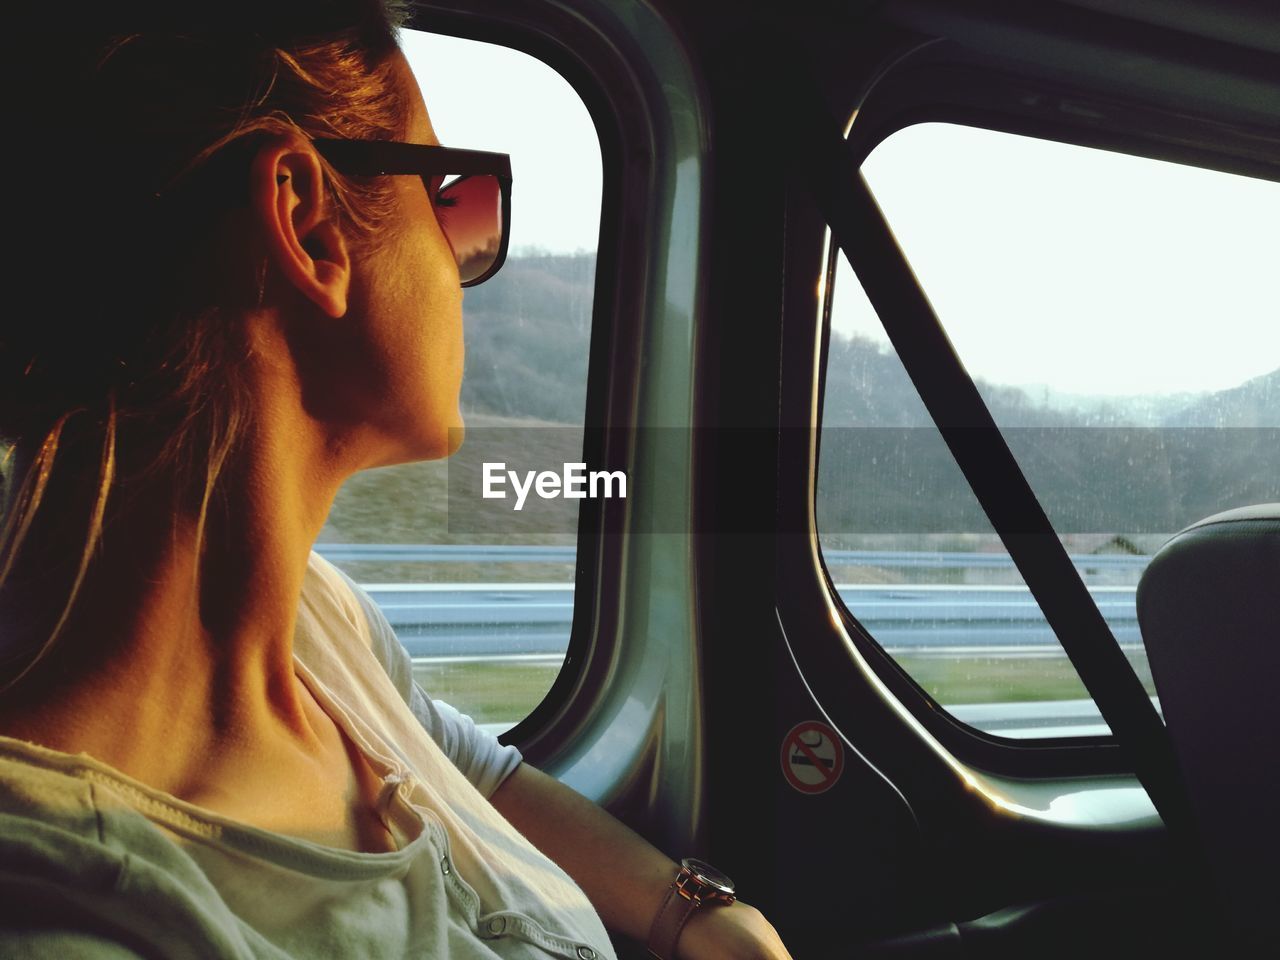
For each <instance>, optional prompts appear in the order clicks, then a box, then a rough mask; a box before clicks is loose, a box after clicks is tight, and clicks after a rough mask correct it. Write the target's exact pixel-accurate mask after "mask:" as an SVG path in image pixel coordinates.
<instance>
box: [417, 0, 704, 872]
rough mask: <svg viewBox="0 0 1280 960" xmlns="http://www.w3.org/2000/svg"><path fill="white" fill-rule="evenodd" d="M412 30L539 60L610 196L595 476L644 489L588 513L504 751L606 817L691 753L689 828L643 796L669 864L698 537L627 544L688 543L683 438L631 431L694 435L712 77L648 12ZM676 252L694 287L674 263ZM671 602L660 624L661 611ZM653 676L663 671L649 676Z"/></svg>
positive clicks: (588, 2) (599, 331) (465, 10)
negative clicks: (533, 696) (529, 705)
mask: <svg viewBox="0 0 1280 960" xmlns="http://www.w3.org/2000/svg"><path fill="white" fill-rule="evenodd" d="M407 27H409V28H410V29H416V30H423V31H428V32H432V33H437V34H447V35H451V36H456V37H461V38H465V39H470V40H478V41H482V42H487V43H495V44H501V45H503V46H505V47H508V48H510V49H514V50H518V51H520V52H523V53H526V54H529V55H530V56H533V57H535V58H537V59H539V60H541V61H542V62H543V63H545V64H547V65H548V66H550V67H551V68H552V69H554V70H556V71H557V72H558V73H559V74H560V75H561V76H562V77H563V78H564V79H565V80H566V81H567V82H568V83H569V84H570V85H571V86H572V87H573V88H574V90H575V91H576V92H577V94H578V95H579V97H581V98H582V100H583V102H584V104H585V105H586V107H587V110H588V112H589V114H590V115H591V117H592V120H593V122H594V124H595V127H596V131H597V134H598V136H599V139H600V149H601V160H602V164H603V171H602V172H603V184H602V203H601V219H600V235H599V236H600V240H599V244H598V247H597V259H596V278H595V291H594V300H593V305H592V328H591V341H590V351H589V359H588V372H587V394H586V410H585V422H584V449H583V457H582V459H583V460H584V461H585V462H586V463H587V465H588V469H604V470H616V469H621V470H625V471H626V472H627V474H628V476H644V477H646V481H647V482H646V483H644V484H635V486H634V489H629V491H628V497H627V499H626V500H625V501H622V500H619V499H600V500H594V501H593V500H590V499H587V500H584V501H582V502H581V510H580V513H579V521H578V531H577V557H576V575H575V585H574V611H573V625H572V629H571V634H570V638H569V643H568V648H567V651H566V656H565V663H564V666H563V668H562V669H561V671H560V673H559V675H558V676H557V677H556V680H555V682H554V683H553V684H552V687H551V689H550V691H549V692H548V693H547V695H546V697H545V698H544V699H543V701H542V702H541V703H539V704H538V706H537V707H535V708H534V710H533V711H532V712H531V713H530V714H529V715H528V716H527V717H525V718H524V719H523V720H521V721H520V722H519V723H518V724H517V725H516V726H515V727H513V728H512V729H510V730H508V731H507V732H505V733H504V734H502V735H501V736H500V737H499V740H500V741H501V742H503V743H510V744H515V745H516V746H517V747H518V748H519V749H520V751H521V753H522V754H523V755H524V757H525V759H526V760H528V761H530V762H531V763H534V764H535V765H536V766H537V767H538V768H539V769H541V770H543V771H544V772H546V773H548V774H550V775H552V776H555V777H557V778H558V779H560V780H561V781H562V782H565V783H567V784H569V785H570V786H571V787H573V788H574V789H575V790H577V791H578V792H579V793H581V794H583V795H584V796H586V797H588V798H590V799H593V800H595V801H597V802H599V803H602V804H606V803H607V804H610V805H613V804H616V803H625V802H628V797H629V796H630V795H631V794H634V792H635V785H637V784H642V783H643V782H644V776H643V771H644V770H645V769H647V768H649V767H650V766H651V765H652V764H653V763H654V762H655V760H654V757H655V756H656V755H670V754H673V753H676V752H679V754H680V756H681V758H682V759H681V764H680V765H679V766H672V767H671V775H672V791H671V792H672V796H671V797H670V798H668V799H669V800H670V802H671V803H672V804H673V805H674V806H673V809H674V808H678V809H679V810H680V811H681V813H680V814H679V816H675V817H673V816H671V815H670V814H669V813H662V812H661V811H657V810H652V809H650V808H649V804H650V803H651V798H648V797H645V796H637V797H634V800H635V803H636V804H637V811H638V812H637V815H636V817H635V818H634V823H635V824H637V825H641V826H643V825H644V824H645V823H646V822H648V823H649V826H650V827H651V829H652V835H653V836H656V837H661V838H664V839H665V841H666V842H668V843H670V844H671V846H673V847H679V848H686V849H687V848H691V847H694V846H696V845H697V843H698V837H699V836H700V834H701V832H702V831H703V830H704V829H705V826H704V823H703V820H704V817H703V809H704V805H705V802H706V801H705V796H704V795H702V793H701V792H700V791H699V790H698V788H697V787H698V780H699V778H698V770H699V768H700V765H701V764H702V763H703V762H704V761H703V756H702V754H701V752H700V751H695V750H686V749H684V745H685V744H686V743H700V742H701V740H702V738H703V734H702V729H701V723H702V718H701V717H700V716H696V715H693V716H690V717H688V718H685V720H686V722H685V723H677V722H673V721H672V720H671V719H670V718H668V719H667V720H666V721H665V722H663V721H662V718H661V715H660V714H659V713H658V711H659V710H660V704H661V702H662V698H663V697H664V696H665V697H676V698H680V697H687V698H690V699H694V698H696V697H697V696H699V688H700V684H701V674H700V672H699V671H698V670H697V669H692V670H691V669H687V665H688V664H689V663H690V662H691V661H692V662H696V645H697V640H698V637H697V633H696V628H695V625H696V622H697V619H696V596H695V595H694V584H695V577H694V574H693V556H694V554H693V549H692V546H691V540H692V534H688V533H682V534H672V535H669V536H668V535H664V536H647V537H633V536H630V535H629V531H630V530H631V529H633V528H637V529H645V525H646V523H651V522H652V518H653V516H654V515H655V514H656V515H660V516H664V517H665V518H666V525H665V527H663V528H664V529H678V530H685V531H690V530H692V522H691V520H690V519H689V518H688V512H689V510H690V505H691V504H692V501H693V499H694V498H693V468H692V457H691V451H690V450H689V449H687V444H686V445H685V447H683V448H682V447H679V446H671V445H668V446H666V447H662V446H661V445H660V443H659V439H658V438H657V435H658V434H662V433H667V434H673V435H674V434H678V433H679V432H680V431H653V430H649V431H638V432H637V431H634V430H633V429H632V428H631V425H633V424H637V423H643V424H669V423H670V424H677V425H683V424H688V423H691V422H692V420H693V403H694V388H693V383H692V381H693V373H694V370H695V359H694V357H693V350H692V349H691V348H692V344H693V342H694V329H695V328H696V326H697V324H698V323H699V321H700V309H701V304H702V299H703V294H702V284H701V282H700V279H699V278H700V276H701V275H702V271H701V270H699V269H697V261H698V260H699V259H700V258H701V257H702V256H703V255H704V253H703V251H704V247H703V244H702V243H701V242H700V238H701V235H702V233H703V230H704V228H703V218H702V213H703V208H704V207H705V205H706V195H707V190H708V184H707V182H706V180H707V173H706V170H705V167H706V158H707V157H708V155H709V153H710V148H709V143H708V137H709V130H710V125H709V123H708V122H707V120H706V118H705V111H706V109H707V108H706V103H707V93H706V90H705V88H704V87H703V80H702V77H701V76H700V74H698V73H697V72H696V70H695V67H694V64H693V63H692V61H691V60H690V59H689V56H688V53H687V51H686V49H685V47H684V42H683V40H682V38H681V37H680V36H679V35H678V34H677V33H676V32H675V31H674V30H673V28H672V26H671V24H670V23H669V22H668V21H666V20H664V19H663V18H662V17H661V15H660V13H659V12H657V11H655V10H654V9H653V8H652V7H651V6H649V5H648V4H647V3H645V2H644V0H616V2H611V3H609V4H603V3H600V2H598V0H495V2H494V3H491V4H488V5H486V6H485V8H484V10H483V11H477V10H476V9H475V6H474V4H470V3H467V2H465V0H424V2H423V3H421V4H418V5H416V6H415V8H414V10H413V12H412V15H411V18H410V21H409V22H408V24H407ZM515 215H516V216H518V215H519V212H518V210H517V211H516V213H515ZM673 248H678V249H679V250H680V251H681V252H682V253H684V254H686V255H687V258H688V259H691V260H693V261H694V264H693V266H694V269H692V270H689V269H688V268H687V267H686V266H685V264H684V263H682V262H680V258H678V257H672V256H671V250H672V249H673ZM642 373H643V376H642ZM655 464H660V465H661V466H660V468H655ZM673 510H674V511H677V513H678V516H676V517H671V516H670V514H671V513H672V511H673ZM653 570H660V571H661V572H662V577H655V576H651V575H650V571H653ZM664 578H665V579H664ZM654 580H657V581H660V582H657V583H652V582H651V581H654ZM659 601H661V603H662V604H663V605H664V609H663V610H662V611H660V612H659V611H656V610H651V608H654V607H655V605H656V604H657V603H658V602H659ZM654 615H659V616H662V617H664V618H666V619H668V620H669V622H668V623H666V624H665V625H664V627H663V629H662V630H661V631H651V630H650V629H648V626H649V624H648V619H649V618H650V617H651V616H654ZM655 633H656V634H657V635H656V636H655V635H654V634H655ZM634 635H642V636H648V637H650V639H649V641H648V644H647V648H645V645H641V644H636V643H630V644H627V643H623V642H622V641H623V638H624V636H634ZM646 657H647V658H649V662H646ZM654 659H656V660H658V661H660V662H662V664H663V669H662V670H655V669H653V668H652V661H653V660H654ZM637 702H639V703H649V704H652V705H653V708H652V713H651V715H650V716H649V717H648V719H647V720H642V719H641V718H638V717H637V716H636V715H635V710H634V707H633V704H635V703H637ZM621 711H626V714H625V716H624V717H623V718H622V719H621V720H619V719H618V714H619V712H621ZM650 727H652V728H653V729H656V730H660V733H658V734H654V733H653V732H652V731H651V729H650Z"/></svg>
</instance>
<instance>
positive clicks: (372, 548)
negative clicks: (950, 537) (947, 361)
mask: <svg viewBox="0 0 1280 960" xmlns="http://www.w3.org/2000/svg"><path fill="white" fill-rule="evenodd" d="M315 550H316V552H317V553H319V554H320V555H321V556H323V557H325V558H327V559H329V560H332V561H334V562H335V563H352V562H382V563H574V562H575V561H576V559H577V554H578V551H577V548H576V547H573V546H558V545H548V544H455V543H435V544H413V543H317V544H316V545H315ZM822 556H823V559H825V560H826V562H827V566H829V567H836V566H866V567H893V568H895V569H911V568H929V569H953V570H954V569H964V568H991V567H1000V568H1007V569H1013V561H1012V559H1011V558H1010V557H1009V555H1008V554H1005V553H980V552H976V551H969V552H963V553H961V552H956V553H949V552H946V551H916V550H824V551H823V552H822ZM1150 560H1151V558H1150V557H1148V556H1142V555H1136V554H1124V553H1116V554H1112V553H1103V554H1093V553H1087V554H1073V555H1072V557H1071V562H1072V563H1074V564H1075V565H1076V567H1078V568H1081V569H1096V570H1102V569H1108V570H1117V569H1122V570H1138V571H1140V570H1142V569H1143V568H1144V567H1146V565H1147V564H1148V563H1149V562H1150Z"/></svg>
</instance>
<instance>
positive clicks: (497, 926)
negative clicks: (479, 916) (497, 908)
mask: <svg viewBox="0 0 1280 960" xmlns="http://www.w3.org/2000/svg"><path fill="white" fill-rule="evenodd" d="M505 929H507V918H506V917H494V918H493V919H492V920H490V921H489V932H490V933H492V934H493V935H494V936H495V937H496V936H497V935H498V934H500V933H502V931H503V930H505Z"/></svg>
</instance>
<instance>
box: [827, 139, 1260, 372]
mask: <svg viewBox="0 0 1280 960" xmlns="http://www.w3.org/2000/svg"><path fill="white" fill-rule="evenodd" d="M863 171H864V173H865V175H866V178H867V182H868V184H869V185H870V187H871V190H872V193H873V194H874V196H875V198H876V200H877V202H878V203H879V204H880V207H881V209H882V210H883V211H884V213H885V218H886V220H887V221H888V223H889V225H890V227H891V228H892V229H893V231H894V234H895V236H896V237H897V239H898V242H899V244H900V245H901V247H902V249H903V251H904V253H905V254H906V256H907V259H908V260H909V261H910V262H911V265H912V268H913V269H914V270H915V273H916V276H917V278H918V279H919V280H920V283H921V286H922V287H923V289H924V291H925V293H926V294H927V295H928V296H929V299H930V301H931V302H932V303H933V306H934V309H935V310H936V311H937V312H938V316H939V317H940V319H941V320H942V322H943V325H944V326H945V327H946V330H947V333H948V336H949V337H950V338H951V340H952V343H953V344H954V345H955V347H956V350H957V352H958V353H959V355H960V358H961V360H962V361H964V363H965V365H966V367H967V368H968V369H969V371H970V372H971V373H973V374H975V375H977V376H982V377H984V378H985V379H987V380H990V381H991V382H993V383H1000V384H1010V385H1020V386H1035V387H1043V386H1048V387H1050V388H1051V389H1053V390H1057V391H1062V392H1064V393H1075V394H1086V395H1125V394H1134V395H1136V394H1152V393H1176V392H1181V391H1201V390H1220V389H1223V388H1227V387H1233V386H1236V385H1238V384H1240V383H1242V382H1244V381H1245V380H1248V379H1250V378H1252V377H1255V376H1258V375H1260V374H1263V373H1268V372H1270V371H1272V370H1275V369H1277V368H1280V184H1277V183H1274V182H1271V181H1265V180H1256V179H1251V178H1248V177H1242V176H1236V175H1232V174H1225V173H1221V172H1218V171H1211V170H1205V169H1202V168H1198V167H1190V166H1184V165H1181V164H1173V163H1165V162H1160V161H1155V160H1149V159H1146V158H1140V157H1132V156H1128V155H1124V154H1118V153H1111V152H1108V151H1104V150H1093V149H1087V148H1084V147H1077V146H1074V145H1068V144H1061V143H1055V142H1050V141H1044V140H1036V139H1033V138H1029V137H1020V136H1013V135H1011V134H1005V133H996V132H993V131H988V130H979V129H974V128H969V127H962V126H956V125H952V124H941V123H930V124H921V125H918V126H914V127H908V128H906V129H904V130H901V131H899V132H898V133H896V134H894V135H893V136H891V137H889V138H888V139H887V140H885V141H884V142H883V143H882V144H880V145H879V146H878V147H877V148H876V149H875V150H874V151H873V152H872V154H871V156H870V157H868V159H867V161H866V162H865V163H864V165H863ZM835 291H836V293H835V298H834V300H833V310H832V313H833V317H832V324H833V326H834V328H835V329H836V330H839V331H842V332H844V333H853V332H858V333H862V334H864V335H870V336H874V337H875V338H876V339H879V340H882V341H884V340H885V339H886V338H885V336H884V331H883V328H882V327H881V326H880V322H879V320H878V319H876V317H875V315H874V313H873V312H872V311H871V307H870V305H869V304H868V303H867V302H866V298H865V295H864V294H863V293H862V290H861V288H860V287H859V286H858V283H857V280H856V278H855V277H854V276H853V274H852V271H851V270H850V269H849V267H848V264H847V262H845V260H844V258H843V257H841V258H840V263H839V267H838V270H837V277H836V281H835ZM886 342H887V341H886Z"/></svg>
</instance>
